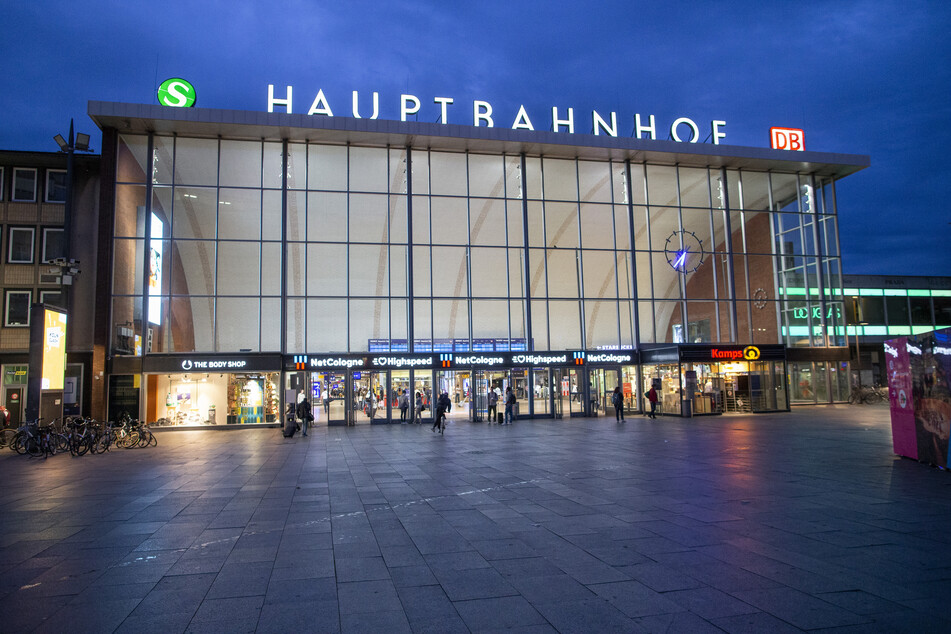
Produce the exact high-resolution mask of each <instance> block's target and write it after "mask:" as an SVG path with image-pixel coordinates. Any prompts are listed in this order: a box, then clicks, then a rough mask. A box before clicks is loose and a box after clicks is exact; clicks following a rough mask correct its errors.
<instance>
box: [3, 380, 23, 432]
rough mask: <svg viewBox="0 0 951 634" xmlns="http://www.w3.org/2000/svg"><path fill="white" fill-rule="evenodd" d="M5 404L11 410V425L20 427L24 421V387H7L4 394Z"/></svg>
mask: <svg viewBox="0 0 951 634" xmlns="http://www.w3.org/2000/svg"><path fill="white" fill-rule="evenodd" d="M3 406H4V407H6V408H7V411H8V412H10V427H19V426H20V423H22V422H23V388H22V387H8V388H6V389H5V390H4V394H3Z"/></svg>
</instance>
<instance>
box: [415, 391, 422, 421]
mask: <svg viewBox="0 0 951 634" xmlns="http://www.w3.org/2000/svg"><path fill="white" fill-rule="evenodd" d="M413 411H414V413H415V416H414V418H413V422H414V423H416V424H417V425H419V424H420V423H422V422H423V421H422V418H423V395H422V394H420V393H419V392H416V407H415V408H414V410H413Z"/></svg>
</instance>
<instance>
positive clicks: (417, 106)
mask: <svg viewBox="0 0 951 634" xmlns="http://www.w3.org/2000/svg"><path fill="white" fill-rule="evenodd" d="M169 94H170V98H172V99H174V100H177V101H179V102H180V101H181V100H182V99H184V94H183V93H181V92H180V91H178V90H177V88H175V87H174V86H173V88H172V89H170V91H169ZM293 94H294V87H293V86H287V88H286V92H285V95H284V96H283V97H281V96H280V95H275V94H274V84H268V86H267V111H268V112H274V110H275V108H280V107H283V108H284V109H285V111H286V112H287V114H291V113H293V111H294V107H293ZM454 102H455V99H453V98H452V97H435V98H434V99H433V103H435V104H436V105H438V107H439V118H438V119H437V121H438V122H439V123H441V124H443V125H447V124H448V123H449V106H450V105H452V104H453V103H454ZM359 106H360V93H359V91H356V90H354V91H353V102H352V113H353V117H354V118H356V119H362V118H364V117H363V115H361V114H360V107H359ZM364 107H365V104H364ZM420 110H421V102H420V99H419V97H417V96H416V95H410V94H401V95H400V100H399V111H400V119H399V120H400V121H404V122H405V121H407V120H408V119H409V117H411V116H413V115H417V116H418V115H419V113H420ZM372 112H373V113H372V115H370V117H369V118H370V119H377V118H379V116H380V93H379V92H374V93H373V111H372ZM307 114H308V115H323V116H326V117H332V116H334V113H333V111H332V110H331V109H330V103H329V102H328V101H327V97H326V96H325V95H324V91H323V90H322V89H321V90H318V91H317V96H316V97H314V101H313V103H312V104H311V106H310V109H309V110H308V111H307ZM384 116H386V115H385V114H384ZM390 116H392V115H390ZM503 116H504V115H503ZM617 119H618V117H617V112H611V113H610V117H607V118H605V117H603V116H601V114H600V113H599V112H597V111H596V110H592V111H591V134H593V135H594V136H601V135H605V136H610V137H617V136H618V120H617ZM646 121H647V122H646V123H645V122H644V120H643V118H642V116H641V115H640V113H638V114H635V115H634V131H633V133H632V134H631V136H633V137H634V138H635V139H642V138H649V139H650V140H651V141H656V140H657V121H656V120H655V117H654V115H648V116H647V119H646ZM472 125H473V126H474V127H476V128H479V127H487V128H494V127H495V111H494V108H493V107H492V104H491V103H489V102H488V101H483V100H481V99H475V100H473V101H472ZM681 126H687V127H688V128H689V129H690V132H691V134H690V138H689V139H681V138H680V131H681ZM724 128H726V121H722V120H717V119H714V120H711V121H710V135H709V137H707V138H708V139H709V140H710V141H711V143H713V144H714V145H720V141H721V140H723V139H726V131H725V129H724ZM511 129H512V130H529V131H535V125H534V124H533V123H532V120H531V118H530V117H529V116H528V111H527V110H525V106H524V105H520V106H519V107H518V112H517V114H516V115H515V119H514V120H513V121H512V126H511ZM551 130H552V131H553V132H567V133H568V134H574V133H575V111H574V108H567V112H566V113H565V118H561V117H560V116H559V112H558V107H553V108H552V109H551ZM777 130H778V131H782V132H786V133H788V134H787V135H786V136H785V137H782V139H781V140H782V141H783V142H784V143H785V144H786V145H782V144H780V147H782V148H784V149H796V150H802V149H804V147H803V142H802V131H801V130H792V129H791V128H790V129H787V128H771V134H772V135H773V136H774V137H776V136H778V132H777ZM792 132H796V133H798V136H795V137H793V136H790V135H791V134H792ZM669 138H670V139H673V140H674V141H676V142H678V143H683V142H688V143H697V142H699V141H700V129H699V127H698V126H697V124H696V123H695V122H694V120H693V119H690V118H688V117H680V118H678V119H676V120H674V122H673V124H671V126H670V136H669ZM773 146H774V147H777V143H776V142H775V139H774V141H773Z"/></svg>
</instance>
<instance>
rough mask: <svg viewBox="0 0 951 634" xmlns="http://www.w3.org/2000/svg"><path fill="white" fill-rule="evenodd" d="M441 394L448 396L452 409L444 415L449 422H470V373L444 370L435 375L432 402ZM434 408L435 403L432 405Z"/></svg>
mask: <svg viewBox="0 0 951 634" xmlns="http://www.w3.org/2000/svg"><path fill="white" fill-rule="evenodd" d="M443 392H445V393H447V394H449V400H451V401H452V409H451V410H449V413H448V414H447V415H446V418H448V419H450V420H471V415H470V413H469V405H470V401H471V399H472V373H471V372H469V371H468V370H445V371H441V372H437V373H436V394H435V395H434V396H433V399H434V401H435V400H438V399H439V395H440V394H442V393H443ZM433 405H434V406H435V402H434V403H433ZM433 415H435V413H434V414H433Z"/></svg>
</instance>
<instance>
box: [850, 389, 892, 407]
mask: <svg viewBox="0 0 951 634" xmlns="http://www.w3.org/2000/svg"><path fill="white" fill-rule="evenodd" d="M887 400H888V388H887V387H882V386H880V385H876V386H874V387H873V386H870V385H855V386H853V387H852V392H851V394H849V403H852V404H855V403H881V402H882V401H887Z"/></svg>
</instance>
